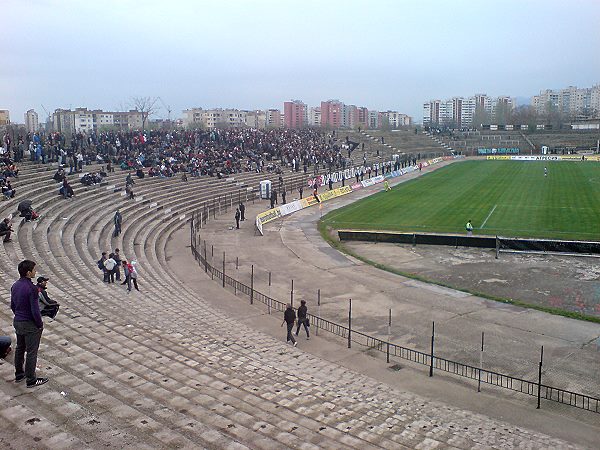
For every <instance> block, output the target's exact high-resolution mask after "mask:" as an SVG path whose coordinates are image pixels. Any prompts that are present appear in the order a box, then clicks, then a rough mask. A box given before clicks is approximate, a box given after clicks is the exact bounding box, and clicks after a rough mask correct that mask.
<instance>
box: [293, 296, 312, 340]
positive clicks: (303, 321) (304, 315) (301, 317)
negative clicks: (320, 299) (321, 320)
mask: <svg viewBox="0 0 600 450" xmlns="http://www.w3.org/2000/svg"><path fill="white" fill-rule="evenodd" d="M302 325H304V330H306V339H310V333H309V332H308V327H309V321H308V308H307V307H306V300H301V301H300V308H298V325H297V328H296V336H298V333H299V332H300V327H301V326H302Z"/></svg>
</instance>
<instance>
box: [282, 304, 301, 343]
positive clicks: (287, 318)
mask: <svg viewBox="0 0 600 450" xmlns="http://www.w3.org/2000/svg"><path fill="white" fill-rule="evenodd" d="M295 322H296V311H294V308H292V305H290V304H289V303H288V304H287V308H286V310H285V312H284V313H283V322H281V326H283V324H284V323H285V324H286V325H287V341H286V342H290V341H292V344H293V345H294V347H296V346H297V345H298V343H297V342H296V339H294V334H293V333H292V330H293V329H294V323H295Z"/></svg>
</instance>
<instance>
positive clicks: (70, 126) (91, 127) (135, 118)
mask: <svg viewBox="0 0 600 450" xmlns="http://www.w3.org/2000/svg"><path fill="white" fill-rule="evenodd" d="M144 114H146V113H144ZM142 119H143V115H142V113H141V112H140V111H136V110H135V109H132V110H129V111H115V112H110V111H102V110H100V109H94V110H89V109H87V108H75V109H74V110H70V109H57V110H55V111H54V113H53V114H52V117H51V121H50V122H51V125H52V129H53V130H54V131H59V132H61V133H82V132H86V133H89V132H91V131H101V130H102V129H105V128H118V129H120V130H141V129H142V127H143V125H144V124H143V120H142ZM146 122H147V120H146Z"/></svg>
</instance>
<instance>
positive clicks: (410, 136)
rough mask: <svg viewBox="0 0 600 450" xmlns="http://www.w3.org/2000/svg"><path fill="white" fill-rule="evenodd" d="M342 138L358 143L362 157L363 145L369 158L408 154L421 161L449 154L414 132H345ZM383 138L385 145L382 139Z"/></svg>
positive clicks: (443, 147)
mask: <svg viewBox="0 0 600 450" xmlns="http://www.w3.org/2000/svg"><path fill="white" fill-rule="evenodd" d="M339 135H340V136H341V137H342V138H345V137H346V136H348V139H349V140H350V141H354V142H358V143H359V147H357V149H356V150H355V152H358V153H360V155H362V144H364V145H365V146H364V149H365V152H366V153H367V156H368V157H375V156H376V154H377V151H379V154H380V155H395V154H398V155H400V154H403V153H406V154H408V155H411V156H417V155H418V154H420V155H421V159H428V158H435V157H438V156H442V155H446V154H449V151H448V149H447V148H446V147H445V146H444V145H443V144H441V143H439V142H436V141H434V140H432V139H430V138H429V137H428V136H425V135H424V134H422V133H417V134H415V133H414V130H412V131H410V130H393V131H391V130H390V131H381V130H363V131H361V132H357V131H351V130H344V131H341V132H340V133H339ZM382 137H383V143H382V142H381V138H382Z"/></svg>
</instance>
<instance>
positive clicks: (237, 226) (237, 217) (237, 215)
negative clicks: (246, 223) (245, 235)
mask: <svg viewBox="0 0 600 450" xmlns="http://www.w3.org/2000/svg"><path fill="white" fill-rule="evenodd" d="M240 217H241V215H240V208H236V209H235V227H236V228H237V229H238V230H239V229H240Z"/></svg>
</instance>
